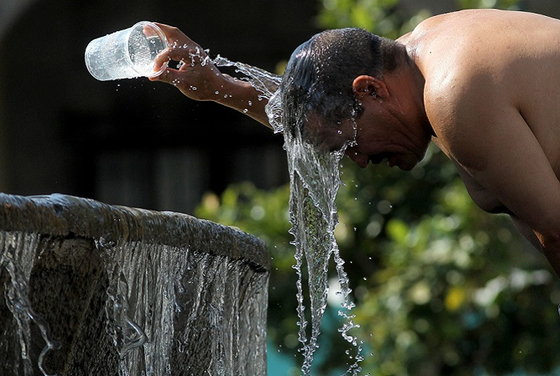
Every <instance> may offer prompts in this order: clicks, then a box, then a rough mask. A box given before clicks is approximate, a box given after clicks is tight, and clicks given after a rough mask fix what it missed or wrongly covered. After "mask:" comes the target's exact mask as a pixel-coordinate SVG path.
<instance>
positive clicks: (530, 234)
mask: <svg viewBox="0 0 560 376" xmlns="http://www.w3.org/2000/svg"><path fill="white" fill-rule="evenodd" d="M510 218H511V221H512V222H513V224H514V225H515V227H516V228H517V230H518V231H519V233H520V234H521V235H523V237H524V238H525V239H527V241H528V242H529V243H531V244H532V245H533V247H535V248H536V249H537V250H539V252H542V249H541V243H540V242H539V239H538V238H537V236H536V235H535V232H534V231H533V229H532V228H530V227H529V226H527V224H526V223H524V222H523V221H521V220H520V219H519V218H517V217H516V216H515V215H510Z"/></svg>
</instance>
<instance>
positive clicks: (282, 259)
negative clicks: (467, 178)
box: [196, 0, 560, 376]
mask: <svg viewBox="0 0 560 376" xmlns="http://www.w3.org/2000/svg"><path fill="white" fill-rule="evenodd" d="M515 3H516V1H511V0H502V1H489V0H462V1H461V2H460V5H461V6H463V7H490V6H495V7H501V8H504V9H505V8H507V9H510V8H511V7H514V6H515ZM321 5H322V9H321V12H320V15H319V17H318V21H319V24H320V25H321V26H322V27H325V28H335V27H347V26H359V27H363V28H365V29H368V30H370V31H373V32H376V33H378V34H380V35H383V36H387V37H392V38H395V37H398V36H399V35H400V34H402V33H404V32H407V31H409V30H410V29H412V28H413V27H414V26H415V25H416V24H417V23H419V22H420V21H421V20H422V19H424V18H426V17H427V16H428V15H429V12H427V11H424V12H420V13H419V14H417V15H414V16H410V15H408V16H407V15H406V14H403V13H402V12H401V10H400V8H399V7H398V1H397V0H323V1H322V2H321ZM341 176H342V180H343V182H345V186H343V187H341V189H340V192H339V195H338V197H337V205H338V209H339V219H340V224H339V225H338V226H337V228H336V233H335V235H336V237H337V241H338V243H339V246H340V250H341V255H342V257H343V258H344V259H345V261H346V265H345V270H346V271H347V273H348V275H349V278H350V284H351V287H352V288H353V290H354V291H353V298H354V300H355V301H356V304H357V307H356V308H355V309H354V313H355V314H356V319H355V321H356V322H357V323H359V324H360V328H359V329H353V331H355V333H353V334H355V335H358V337H359V338H360V339H362V340H363V341H364V342H365V348H366V349H367V353H368V354H366V360H365V361H364V362H363V363H362V366H363V368H364V374H366V373H369V374H370V375H371V376H381V375H383V376H385V375H387V376H388V375H414V376H422V375H430V376H432V375H451V376H455V375H457V376H462V375H481V376H482V375H489V374H491V375H504V374H510V373H511V372H513V371H518V370H524V371H527V372H531V373H536V372H546V371H549V370H551V369H553V368H555V367H558V365H559V364H560V358H559V357H558V356H557V354H556V353H557V350H556V349H557V348H558V347H559V345H560V328H559V326H560V319H559V317H558V313H557V306H558V304H559V303H560V286H559V283H558V278H557V277H555V276H553V274H552V272H551V271H550V270H551V269H550V268H549V266H548V264H547V263H546V261H545V259H544V257H543V256H542V255H540V254H538V253H537V252H536V251H535V250H533V249H531V248H530V246H529V245H528V244H527V243H526V242H525V241H524V240H523V239H522V238H521V237H520V236H519V235H518V234H517V232H516V230H514V229H513V228H512V226H511V224H510V221H509V219H508V218H507V217H505V216H492V215H489V214H486V213H484V212H482V211H481V210H480V209H478V208H477V207H476V206H475V205H474V204H473V203H472V201H471V200H470V198H469V196H468V194H467V192H466V191H465V189H464V187H463V185H462V183H461V181H460V180H459V178H458V176H457V174H456V172H455V168H454V167H453V165H452V164H451V163H450V162H449V161H448V160H447V158H446V157H445V156H444V155H443V154H442V153H440V152H438V151H436V150H435V149H433V148H430V149H429V150H428V153H427V156H426V158H425V160H424V161H423V162H422V163H421V164H420V165H419V166H417V167H416V168H415V169H413V170H412V171H411V172H410V173H403V172H402V171H400V170H397V169H391V168H389V167H387V166H375V167H369V168H368V169H365V170H360V169H359V168H358V167H357V166H355V165H354V164H353V163H351V161H350V160H347V159H346V160H345V161H344V163H343V167H342V175H341ZM288 197H289V187H288V186H285V187H281V188H279V189H277V190H273V191H269V192H266V191H261V190H258V189H255V187H254V186H252V185H251V184H247V183H245V184H240V185H234V186H231V187H229V188H228V189H227V190H226V191H225V192H224V193H223V194H222V196H221V197H217V196H215V195H213V194H208V195H207V196H206V197H205V199H204V200H203V202H202V204H201V206H200V208H199V209H198V211H197V213H196V214H197V216H199V217H202V218H208V219H210V220H213V221H216V222H219V223H223V224H227V225H233V226H237V227H239V228H241V229H242V230H244V231H247V232H249V233H251V234H254V235H256V236H258V237H260V238H262V239H263V240H264V241H265V242H266V243H267V244H268V245H269V248H270V253H271V256H272V273H271V282H270V300H269V329H268V335H269V338H270V339H271V340H273V341H274V342H276V344H277V345H278V346H279V347H280V348H281V350H282V352H283V353H284V354H293V355H295V354H297V351H296V348H297V347H298V342H297V327H296V322H297V316H296V308H295V306H296V298H295V296H296V288H295V281H296V276H295V272H294V271H293V270H292V265H293V264H294V263H295V260H294V257H293V255H294V252H295V249H294V247H293V246H292V245H290V242H291V241H292V237H291V235H289V233H288V229H289V227H290V225H289V222H288ZM338 309H339V307H333V306H330V307H329V309H328V310H327V312H326V316H325V317H326V319H327V320H325V321H326V325H325V326H324V329H323V334H322V337H320V340H321V339H322V340H323V344H322V345H321V348H320V349H319V351H320V353H318V354H317V358H320V359H318V361H317V363H318V364H317V367H316V368H314V374H331V373H329V372H328V371H332V370H334V369H345V368H346V367H345V365H344V363H346V362H348V361H349V360H348V359H346V357H345V356H344V354H343V352H341V348H345V347H344V346H346V345H345V344H344V343H343V341H342V340H341V339H340V336H339V335H338V334H337V333H336V330H337V329H338V328H339V327H340V323H336V322H333V320H336V310H338ZM333 311H334V313H333ZM321 351H322V353H321ZM370 353H371V354H370ZM337 374H340V372H338V373H337Z"/></svg>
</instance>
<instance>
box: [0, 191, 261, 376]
mask: <svg viewBox="0 0 560 376" xmlns="http://www.w3.org/2000/svg"><path fill="white" fill-rule="evenodd" d="M0 196H2V197H1V198H0V201H1V204H0V222H2V224H3V227H2V231H0V294H1V295H3V297H4V300H5V303H6V307H4V309H2V307H1V306H0V323H1V324H2V325H0V332H1V337H2V341H0V360H1V361H0V374H1V375H4V374H6V375H8V374H10V375H11V374H17V375H22V376H32V375H45V376H47V375H49V374H55V373H56V374H72V375H74V374H76V375H82V374H89V373H91V374H113V375H114V374H118V375H119V376H130V375H134V376H156V375H157V376H160V375H161V376H166V375H168V376H169V375H175V374H189V375H190V374H196V375H198V374H201V372H203V371H204V372H207V373H208V374H212V375H224V374H227V373H228V372H233V373H235V374H242V375H263V374H266V353H265V352H266V307H267V304H266V302H267V300H268V294H267V291H268V272H266V268H267V267H268V266H267V263H266V262H265V261H266V260H267V257H266V253H265V248H264V245H263V244H262V243H260V242H254V241H253V240H252V239H251V238H249V237H246V236H244V235H243V233H241V232H240V231H236V230H233V229H228V228H226V227H224V226H220V225H217V224H212V223H210V222H206V221H200V220H196V219H194V218H190V217H188V216H184V215H180V214H176V213H160V212H148V211H142V210H140V209H129V208H116V207H108V206H107V205H104V204H98V203H95V202H93V203H92V202H90V201H87V200H84V199H81V200H77V201H78V202H74V201H72V199H70V200H69V199H67V198H62V197H61V196H60V195H54V196H53V197H52V198H51V197H49V198H47V199H46V200H45V201H46V202H45V205H43V204H42V201H41V200H42V199H39V198H36V199H26V198H19V197H16V198H13V199H12V198H11V196H10V197H8V198H6V195H0ZM74 200H75V199H74ZM53 202H55V203H54V205H53ZM59 203H60V204H59ZM7 217H10V218H11V219H6V218H7ZM76 218H79V219H80V220H79V221H76ZM57 221H58V222H57ZM75 222H79V224H78V225H76V226H74V223H75ZM6 223H7V224H6ZM53 223H54V224H53ZM84 224H85V225H84ZM35 225H36V227H35ZM82 226H86V227H87V228H86V229H85V230H84V228H83V227H82ZM12 227H14V228H15V229H14V230H13V231H6V230H5V228H12ZM22 228H23V230H21V229H22ZM45 229H46V230H45ZM59 231H60V232H61V233H63V234H69V235H59V234H60V232H59ZM82 231H84V232H82ZM51 232H52V233H53V234H49V233H51ZM108 239H109V240H108ZM166 243H168V244H166ZM191 247H192V248H191ZM252 247H254V248H252ZM261 254H262V258H261ZM241 255H243V256H241ZM253 256H254V257H255V258H254V261H252V260H253ZM246 257H249V258H246ZM261 265H263V266H261ZM6 308H7V309H6ZM47 323H49V324H50V325H47ZM49 326H50V328H51V329H52V331H51V330H49ZM54 339H57V340H59V341H60V342H57V341H55V340H54ZM53 350H56V351H53ZM53 376H54V375H53Z"/></svg>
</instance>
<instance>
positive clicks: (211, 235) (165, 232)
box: [0, 193, 270, 272]
mask: <svg viewBox="0 0 560 376" xmlns="http://www.w3.org/2000/svg"><path fill="white" fill-rule="evenodd" d="M0 230H3V231H19V232H26V233H39V234H41V235H46V236H56V237H65V238H73V237H83V238H89V239H95V240H99V241H100V242H102V243H103V244H107V245H117V244H122V243H125V242H139V241H144V242H147V243H150V244H159V245H167V246H171V247H181V248H187V249H189V250H192V251H198V252H204V253H208V254H211V255H215V256H225V257H228V258H231V259H234V260H242V261H244V262H246V263H248V264H249V265H250V266H251V267H252V268H253V269H254V270H255V271H258V272H268V271H270V257H269V254H268V250H267V247H266V245H265V243H264V242H263V241H262V240H261V239H259V238H257V237H255V236H254V235H251V234H248V233H246V232H243V231H241V230H239V229H237V228H234V227H230V226H225V225H223V224H219V223H215V222H212V221H209V220H205V219H199V218H196V217H193V216H191V215H188V214H183V213H177V212H172V211H156V210H148V209H141V208H132V207H127V206H121V205H109V204H105V203H103V202H100V201H97V200H93V199H89V198H82V197H76V196H71V195H65V194H59V193H54V194H51V195H45V196H20V195H11V194H5V193H0ZM218 245H219V246H218Z"/></svg>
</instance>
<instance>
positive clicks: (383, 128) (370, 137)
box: [306, 106, 427, 171]
mask: <svg viewBox="0 0 560 376" xmlns="http://www.w3.org/2000/svg"><path fill="white" fill-rule="evenodd" d="M306 137H308V138H309V139H310V140H312V142H313V143H314V144H315V145H316V146H317V147H319V148H321V149H323V150H326V151H335V150H341V149H342V148H343V147H344V146H345V145H346V146H347V147H346V150H345V154H346V155H348V157H349V158H350V159H352V160H353V161H354V162H355V163H356V164H358V166H360V167H362V168H365V167H367V166H368V164H369V163H370V162H371V163H373V164H379V163H381V162H382V161H384V160H387V163H388V164H389V166H391V167H393V166H397V167H399V168H400V169H401V170H405V171H409V170H411V169H412V168H413V167H414V166H416V164H417V163H418V162H419V161H420V160H421V159H422V158H423V156H424V153H425V151H426V147H427V143H426V144H425V145H417V144H415V143H413V142H411V140H410V137H408V134H407V129H406V127H403V125H402V124H399V123H398V122H397V121H396V119H395V118H393V117H391V116H388V114H387V113H386V112H385V111H383V108H382V107H377V108H376V107H375V106H367V107H364V109H363V111H362V113H361V114H360V116H358V118H356V119H347V120H344V121H342V122H340V123H339V124H336V125H335V126H332V125H331V126H327V125H324V122H323V121H321V119H320V117H319V116H308V118H307V123H306Z"/></svg>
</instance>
